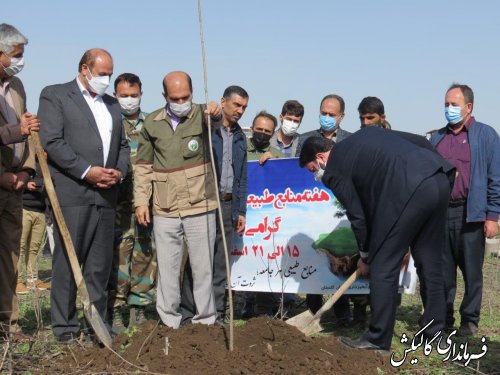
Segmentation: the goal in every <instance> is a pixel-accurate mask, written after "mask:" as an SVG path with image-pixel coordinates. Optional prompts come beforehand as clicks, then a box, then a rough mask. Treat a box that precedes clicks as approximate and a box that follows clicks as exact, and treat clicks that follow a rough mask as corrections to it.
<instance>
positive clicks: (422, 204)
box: [365, 173, 450, 349]
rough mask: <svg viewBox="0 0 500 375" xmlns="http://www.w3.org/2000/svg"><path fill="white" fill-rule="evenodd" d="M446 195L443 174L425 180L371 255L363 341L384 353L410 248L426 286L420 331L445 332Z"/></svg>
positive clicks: (448, 192) (446, 183)
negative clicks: (368, 316) (368, 309)
mask: <svg viewBox="0 0 500 375" xmlns="http://www.w3.org/2000/svg"><path fill="white" fill-rule="evenodd" d="M449 195H450V185H449V180H448V178H447V177H446V175H445V174H444V173H437V174H435V175H434V176H432V177H429V178H427V179H426V180H424V181H423V182H422V183H421V184H420V186H419V187H418V188H417V189H416V190H415V192H414V194H413V196H412V198H411V199H410V200H409V201H408V203H407V205H406V207H405V208H404V210H403V212H402V213H401V216H400V217H399V219H398V220H397V222H396V223H395V225H394V226H393V228H392V229H391V231H390V232H389V233H388V235H387V237H386V239H385V241H384V242H383V243H382V246H381V247H380V248H379V249H378V251H377V252H376V253H374V254H370V258H369V261H370V276H369V278H370V301H371V320H370V327H369V330H368V332H366V333H365V338H366V339H367V340H368V341H369V342H371V343H373V344H375V345H378V346H380V347H381V348H383V349H389V348H390V345H391V339H392V335H393V332H394V324H395V321H396V308H397V305H398V278H399V273H400V270H401V265H402V261H403V257H404V255H405V253H406V251H407V249H408V247H411V252H412V255H413V258H414V260H415V266H416V267H417V272H418V275H419V278H420V279H421V280H423V285H424V288H425V295H426V301H425V305H424V314H423V316H422V317H421V319H420V321H419V324H420V326H421V327H424V326H425V325H427V323H429V322H430V321H431V320H434V322H433V324H431V326H430V327H429V328H428V329H427V330H426V332H425V333H426V334H428V335H434V333H436V332H437V331H438V330H442V329H443V328H444V320H445V310H446V306H445V298H444V297H445V293H444V285H443V276H442V252H443V248H444V242H445V221H446V210H447V205H448V199H449Z"/></svg>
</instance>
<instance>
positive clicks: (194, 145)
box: [188, 139, 200, 152]
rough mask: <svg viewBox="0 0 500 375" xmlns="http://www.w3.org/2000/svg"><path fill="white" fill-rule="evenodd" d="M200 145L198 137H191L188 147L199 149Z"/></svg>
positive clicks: (191, 149)
mask: <svg viewBox="0 0 500 375" xmlns="http://www.w3.org/2000/svg"><path fill="white" fill-rule="evenodd" d="M199 147H200V145H199V144H198V141H197V140H196V139H191V140H190V141H189V142H188V149H189V151H193V152H194V151H198V148H199Z"/></svg>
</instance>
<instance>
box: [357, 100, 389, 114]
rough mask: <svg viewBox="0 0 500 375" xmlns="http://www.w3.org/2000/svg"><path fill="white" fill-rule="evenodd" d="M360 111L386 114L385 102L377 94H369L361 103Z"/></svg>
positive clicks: (362, 112) (361, 112)
mask: <svg viewBox="0 0 500 375" xmlns="http://www.w3.org/2000/svg"><path fill="white" fill-rule="evenodd" d="M358 112H359V113H360V114H362V115H364V114H366V113H376V114H377V115H380V116H382V115H383V114H385V109H384V103H382V100H380V99H379V98H377V97H375V96H367V97H366V98H363V100H362V101H361V103H359V106H358Z"/></svg>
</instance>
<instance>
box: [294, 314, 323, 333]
mask: <svg viewBox="0 0 500 375" xmlns="http://www.w3.org/2000/svg"><path fill="white" fill-rule="evenodd" d="M323 329H324V328H323V326H322V325H321V323H320V320H319V318H316V319H314V320H313V321H312V322H311V323H309V324H308V325H307V326H306V327H304V328H303V329H301V330H300V331H301V332H302V333H303V334H304V335H306V336H311V335H314V334H315V333H318V332H321V331H323Z"/></svg>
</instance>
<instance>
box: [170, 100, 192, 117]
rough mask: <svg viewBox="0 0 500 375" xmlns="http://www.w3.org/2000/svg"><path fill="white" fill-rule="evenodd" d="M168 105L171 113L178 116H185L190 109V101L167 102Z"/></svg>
mask: <svg viewBox="0 0 500 375" xmlns="http://www.w3.org/2000/svg"><path fill="white" fill-rule="evenodd" d="M168 106H169V108H170V110H171V111H172V113H173V114H174V115H176V116H177V117H179V118H182V117H186V116H187V115H188V113H189V112H190V111H191V102H185V103H182V104H177V103H170V102H169V103H168Z"/></svg>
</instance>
